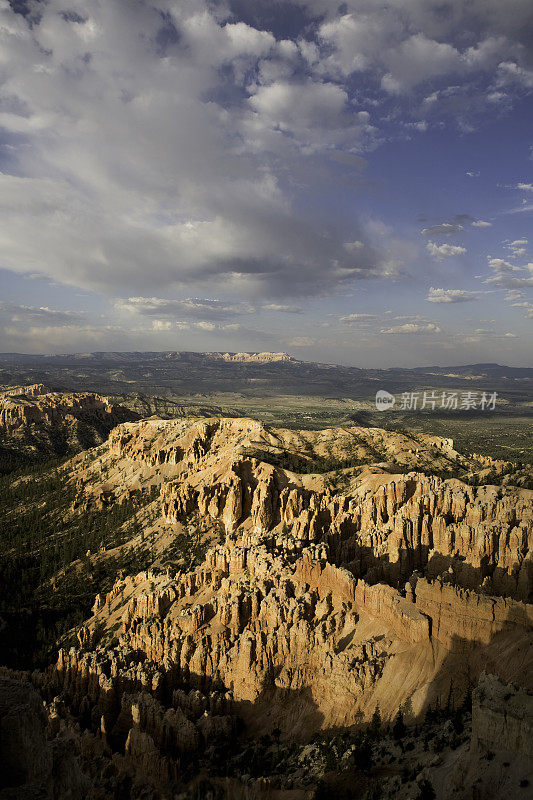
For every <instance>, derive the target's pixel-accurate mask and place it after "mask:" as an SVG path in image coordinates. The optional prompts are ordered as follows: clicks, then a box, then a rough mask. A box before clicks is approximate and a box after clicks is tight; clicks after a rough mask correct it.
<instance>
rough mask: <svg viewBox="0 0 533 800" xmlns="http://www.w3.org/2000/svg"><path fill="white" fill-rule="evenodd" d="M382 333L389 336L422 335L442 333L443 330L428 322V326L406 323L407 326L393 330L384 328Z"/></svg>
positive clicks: (398, 326) (396, 327) (393, 328)
mask: <svg viewBox="0 0 533 800" xmlns="http://www.w3.org/2000/svg"><path fill="white" fill-rule="evenodd" d="M381 333H387V334H389V333H390V334H400V335H405V334H411V333H414V334H421V333H429V334H435V333H441V329H440V328H439V326H438V325H435V324H434V323H433V322H428V323H426V324H419V323H416V322H406V323H405V325H397V326H395V327H392V328H382V330H381Z"/></svg>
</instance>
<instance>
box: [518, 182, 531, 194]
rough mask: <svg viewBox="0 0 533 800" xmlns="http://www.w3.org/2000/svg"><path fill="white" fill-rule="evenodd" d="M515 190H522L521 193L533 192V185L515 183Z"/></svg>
mask: <svg viewBox="0 0 533 800" xmlns="http://www.w3.org/2000/svg"><path fill="white" fill-rule="evenodd" d="M516 188H517V189H522V191H523V192H533V183H517V184H516Z"/></svg>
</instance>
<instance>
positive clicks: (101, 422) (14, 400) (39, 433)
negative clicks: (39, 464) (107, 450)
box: [0, 384, 138, 458]
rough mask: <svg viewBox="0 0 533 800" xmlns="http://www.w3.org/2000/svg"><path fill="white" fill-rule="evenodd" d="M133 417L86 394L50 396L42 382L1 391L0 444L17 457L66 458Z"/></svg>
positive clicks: (91, 445) (96, 397)
mask: <svg viewBox="0 0 533 800" xmlns="http://www.w3.org/2000/svg"><path fill="white" fill-rule="evenodd" d="M134 419H138V415H137V414H135V413H133V412H131V411H129V410H128V409H125V408H122V407H121V406H119V405H115V404H113V403H110V402H109V400H107V398H105V397H101V396H100V395H98V394H93V393H89V392H54V391H51V390H50V389H49V388H48V387H46V386H44V385H43V384H33V385H31V386H16V387H8V388H4V389H3V390H2V391H0V442H1V444H2V447H3V448H5V449H9V450H11V451H13V452H14V453H19V454H20V455H21V456H24V455H25V456H26V458H28V457H30V458H31V457H34V456H41V457H42V456H49V457H50V456H57V455H61V456H65V455H68V454H73V453H76V452H79V451H80V450H82V449H85V448H88V447H93V446H95V445H97V444H100V443H101V442H103V441H104V440H105V439H106V438H107V436H108V434H109V432H110V430H111V429H112V428H113V427H114V426H115V425H118V424H120V423H122V422H126V421H128V420H134Z"/></svg>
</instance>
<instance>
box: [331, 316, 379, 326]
mask: <svg viewBox="0 0 533 800" xmlns="http://www.w3.org/2000/svg"><path fill="white" fill-rule="evenodd" d="M372 319H376V315H375V314H359V313H356V314H347V315H346V316H343V317H339V322H340V323H341V324H342V325H358V324H360V323H361V322H363V323H364V322H368V321H369V320H372Z"/></svg>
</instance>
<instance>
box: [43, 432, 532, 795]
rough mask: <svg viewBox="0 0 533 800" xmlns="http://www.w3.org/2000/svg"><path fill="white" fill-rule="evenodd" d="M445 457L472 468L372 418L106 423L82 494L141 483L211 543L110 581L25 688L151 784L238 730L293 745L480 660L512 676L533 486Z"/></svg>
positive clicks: (169, 522) (430, 688)
mask: <svg viewBox="0 0 533 800" xmlns="http://www.w3.org/2000/svg"><path fill="white" fill-rule="evenodd" d="M450 462H451V463H452V465H454V466H455V467H457V468H461V469H463V470H475V469H476V465H477V466H478V467H479V464H478V463H477V462H476V460H475V458H466V457H464V456H461V455H460V454H459V453H456V451H455V450H454V449H453V444H452V443H451V442H450V441H449V440H441V439H439V438H438V437H431V436H423V435H420V436H418V437H417V438H416V439H414V438H412V437H409V436H406V435H403V434H397V433H390V432H387V431H382V430H380V429H372V428H370V429H369V428H366V429H365V428H340V429H330V430H327V431H318V432H317V431H289V430H282V429H274V428H268V427H267V426H265V425H262V424H260V423H258V422H255V421H253V420H247V419H219V418H212V419H206V420H201V421H199V420H189V419H186V420H169V421H166V420H157V419H150V420H144V421H141V422H138V423H127V424H123V425H119V426H118V427H116V428H115V429H114V430H113V431H112V433H111V435H110V437H109V439H108V441H107V442H106V444H105V445H103V446H102V447H101V448H99V450H98V453H97V457H96V460H95V461H94V463H93V464H92V466H91V467H90V470H92V472H85V473H83V474H80V477H79V479H78V484H79V491H80V495H83V497H84V498H85V499H84V501H83V503H82V502H81V501H80V504H79V507H80V508H81V509H82V508H83V507H84V505H83V504H84V503H85V505H87V504H89V505H90V504H91V503H97V502H99V498H101V495H102V486H103V484H102V478H100V479H98V476H99V475H102V474H104V473H105V487H106V492H107V495H108V498H109V500H108V502H110V503H114V502H117V503H119V502H122V501H123V500H124V498H127V497H128V496H129V495H128V492H130V491H131V489H132V486H134V485H135V486H148V485H150V481H156V482H157V484H158V485H159V487H160V488H159V490H158V491H159V492H160V499H159V505H158V508H159V509H160V514H161V518H160V524H161V526H162V528H163V529H164V530H165V531H166V532H167V534H168V536H169V537H170V539H172V537H173V536H178V535H180V531H182V530H184V528H185V526H187V525H188V524H189V523H190V522H191V521H192V520H195V521H198V520H200V521H201V522H202V525H203V526H204V528H205V530H206V531H208V532H209V531H211V532H212V535H211V546H210V547H209V548H208V549H207V552H206V553H205V557H203V562H202V563H201V564H200V565H199V566H197V567H196V568H194V569H190V568H188V567H187V566H184V567H183V569H181V570H178V571H176V570H173V569H168V570H166V571H164V570H157V569H152V570H147V571H144V572H140V573H137V574H131V575H127V574H120V575H118V576H117V579H116V581H115V584H114V586H113V588H112V589H111V591H110V592H109V593H108V594H107V595H106V596H104V595H99V596H98V597H97V598H96V600H95V603H94V607H93V616H92V617H91V618H90V619H88V620H87V621H86V622H85V623H84V625H82V626H80V628H79V629H78V630H77V632H76V634H77V644H76V646H73V647H70V648H64V649H62V650H61V651H60V653H59V659H58V661H57V663H56V664H55V665H53V666H51V667H50V668H49V670H48V671H47V672H46V673H44V674H41V675H39V676H35V677H34V680H35V683H36V684H37V685H38V686H39V688H40V690H41V691H42V692H43V695H44V696H45V697H46V698H48V699H49V701H52V700H53V698H54V697H61V698H63V700H64V702H65V703H66V705H67V707H68V708H69V709H70V710H71V713H72V714H73V715H74V717H75V718H76V719H77V720H79V721H82V722H83V724H84V725H86V726H88V728H89V729H90V730H91V731H92V732H93V734H92V735H94V736H96V737H97V738H98V741H99V742H100V743H103V745H102V746H104V745H105V747H106V748H109V749H110V751H112V752H115V751H117V752H120V753H121V758H122V759H123V760H124V762H123V763H124V765H129V766H128V767H127V769H135V770H137V771H140V772H141V773H142V774H143V775H145V776H151V777H150V780H153V781H154V782H155V783H156V784H157V785H161V786H170V785H174V784H176V782H179V780H180V779H181V777H183V774H184V769H186V767H185V764H186V763H187V759H191V758H197V757H200V756H201V754H202V753H205V752H206V751H208V750H209V748H210V747H211V746H215V745H216V743H217V742H218V743H220V742H223V741H225V740H227V739H228V737H229V738H231V737H234V736H235V735H236V734H237V732H238V731H242V730H243V726H244V730H245V731H246V732H247V735H257V736H261V735H263V734H265V733H268V732H272V731H273V730H276V729H279V730H280V731H281V735H282V736H285V737H291V738H295V739H300V740H303V739H306V738H307V737H309V736H310V735H311V734H313V733H314V732H316V731H317V730H319V729H332V728H347V727H348V728H350V727H353V726H360V725H365V724H367V723H368V722H369V720H370V719H371V717H372V714H373V713H374V710H375V708H376V706H379V709H380V713H381V715H382V718H383V719H384V720H391V719H392V718H394V716H395V715H396V713H397V711H398V708H399V707H400V706H402V705H403V706H408V707H409V709H410V714H411V715H412V718H413V719H417V720H420V719H422V718H423V716H424V714H425V712H426V710H427V709H428V707H429V706H431V705H434V704H435V703H436V702H437V700H438V699H442V698H443V697H448V698H449V703H450V707H453V706H454V705H457V704H460V703H461V702H462V701H463V699H464V696H465V693H466V692H467V691H468V690H469V689H470V688H471V686H472V685H475V683H476V682H477V679H478V677H479V675H480V674H481V672H482V671H483V670H486V671H487V672H491V673H493V674H494V675H496V676H498V677H499V679H501V680H504V681H516V682H518V683H524V681H525V682H526V684H527V682H528V681H530V680H531V675H532V674H533V670H532V666H533V664H532V661H533V648H532V644H533V639H532V634H531V630H532V627H533V606H532V605H530V604H529V602H528V601H529V600H530V599H531V585H532V583H531V582H532V569H531V541H532V519H533V512H532V498H533V492H531V491H528V490H525V489H519V488H516V487H513V486H505V487H500V486H484V485H482V486H472V485H469V484H467V483H465V482H463V481H461V480H459V479H456V478H445V477H442V476H437V475H431V474H428V473H429V472H430V469H431V466H432V465H433V467H434V469H435V471H437V472H439V473H440V474H441V475H442V473H443V470H444V467H445V466H446V465H449V464H450ZM76 463H79V464H80V467H79V468H80V470H82V466H81V462H76ZM87 469H89V468H87ZM422 470H423V471H422ZM91 476H92V478H91ZM99 480H100V483H99ZM529 688H533V686H530V687H529ZM483 702H484V701H483ZM483 702H481V701H480V703H479V704H478V705H479V709H478V711H479V714H483V713H489V712H486V711H484V710H483V709H484V706H483ZM476 713H477V712H476ZM495 713H496V712H495ZM479 714H478V716H479ZM502 724H503V723H501V721H500V722H497V723H496V722H495V723H494V726H493V727H494V730H495V731H496V730H500V728H501V727H502ZM498 726H499V727H498ZM476 735H477V734H476ZM487 735H488V734H487ZM496 735H498V734H497V733H494V736H496ZM506 735H507V733H506ZM509 736H510V737H512V736H515V733H512V732H510V733H509ZM516 736H518V738H519V739H520V742H522V739H523V736H522V734H520V735H518V734H516ZM516 736H515V738H516ZM478 738H479V737H478ZM517 741H518V740H517ZM520 746H522V745H520ZM121 763H122V762H121ZM124 768H125V769H126V766H125V767H124ZM180 776H181V777H180Z"/></svg>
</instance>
